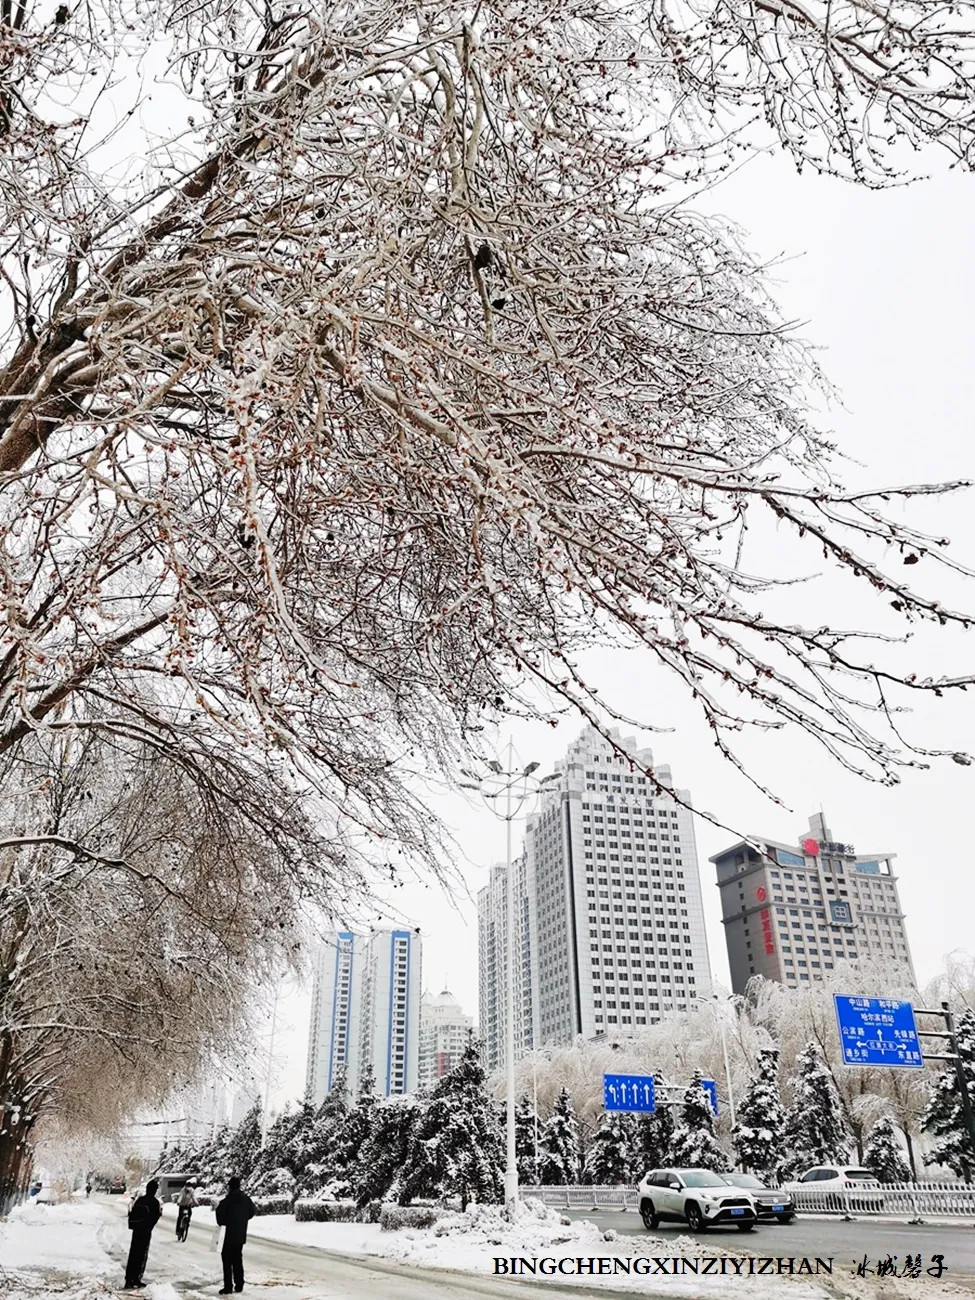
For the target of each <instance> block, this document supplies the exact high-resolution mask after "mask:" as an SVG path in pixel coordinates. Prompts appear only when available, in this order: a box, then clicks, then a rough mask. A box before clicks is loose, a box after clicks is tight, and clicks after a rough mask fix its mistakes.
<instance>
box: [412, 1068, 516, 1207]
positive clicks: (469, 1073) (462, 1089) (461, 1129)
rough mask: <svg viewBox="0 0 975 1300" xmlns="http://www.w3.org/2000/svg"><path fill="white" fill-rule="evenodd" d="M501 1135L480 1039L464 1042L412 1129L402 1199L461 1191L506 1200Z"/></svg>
mask: <svg viewBox="0 0 975 1300" xmlns="http://www.w3.org/2000/svg"><path fill="white" fill-rule="evenodd" d="M503 1169H504V1139H503V1136H502V1133H501V1131H500V1130H499V1128H498V1125H497V1123H496V1122H495V1118H494V1108H493V1106H492V1103H491V1098H490V1097H489V1096H488V1092H487V1087H486V1080H485V1076H484V1068H483V1066H482V1065H481V1053H480V1044H478V1043H474V1042H471V1043H468V1045H467V1047H466V1048H465V1049H464V1053H463V1055H462V1056H461V1058H460V1060H459V1061H458V1062H457V1064H456V1065H455V1066H454V1068H453V1069H452V1070H450V1071H449V1072H448V1073H447V1074H445V1075H444V1076H443V1078H441V1079H440V1080H439V1081H438V1083H437V1086H436V1087H435V1088H434V1090H433V1096H432V1097H431V1099H430V1102H429V1104H428V1105H427V1106H426V1108H425V1112H424V1114H423V1115H422V1117H421V1118H420V1120H419V1123H418V1124H417V1125H416V1127H415V1128H414V1130H413V1135H412V1140H411V1142H410V1147H409V1152H408V1154H407V1158H406V1167H405V1170H404V1174H403V1186H402V1191H401V1193H400V1202H401V1204H404V1205H407V1204H409V1202H410V1201H411V1200H414V1199H416V1198H417V1197H430V1198H436V1199H440V1198H442V1197H447V1196H459V1197H460V1202H461V1208H462V1209H466V1208H467V1204H468V1202H469V1201H471V1200H476V1201H478V1202H482V1203H501V1202H502V1201H503V1200H504V1178H503Z"/></svg>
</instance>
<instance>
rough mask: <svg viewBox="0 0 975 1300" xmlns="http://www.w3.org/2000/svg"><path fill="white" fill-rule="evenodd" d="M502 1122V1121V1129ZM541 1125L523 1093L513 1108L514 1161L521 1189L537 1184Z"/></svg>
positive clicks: (528, 1098) (526, 1095)
mask: <svg viewBox="0 0 975 1300" xmlns="http://www.w3.org/2000/svg"><path fill="white" fill-rule="evenodd" d="M503 1126H504V1121H503V1119H502V1129H503ZM536 1135H537V1138H538V1148H539V1149H538V1151H537V1155H538V1159H537V1160H536V1158H535V1157H536V1149H535V1139H536ZM541 1140H542V1125H541V1123H540V1121H539V1119H538V1114H537V1112H536V1110H535V1103H534V1102H533V1101H532V1099H531V1097H529V1096H528V1094H527V1093H525V1095H524V1096H522V1097H519V1099H518V1102H517V1105H516V1106H515V1159H516V1160H517V1162H518V1182H519V1183H520V1184H521V1185H522V1186H523V1187H534V1186H535V1184H536V1183H537V1182H538V1172H539V1170H538V1167H539V1163H540V1161H541Z"/></svg>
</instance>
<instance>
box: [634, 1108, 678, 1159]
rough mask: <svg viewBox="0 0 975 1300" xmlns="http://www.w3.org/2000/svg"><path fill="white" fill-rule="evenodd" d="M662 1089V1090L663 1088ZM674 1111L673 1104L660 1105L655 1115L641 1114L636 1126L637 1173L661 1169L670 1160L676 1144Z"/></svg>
mask: <svg viewBox="0 0 975 1300" xmlns="http://www.w3.org/2000/svg"><path fill="white" fill-rule="evenodd" d="M661 1091H662V1090H661ZM674 1128H675V1124H674V1113H673V1107H671V1106H658V1108H657V1110H656V1111H655V1113H654V1114H653V1115H640V1116H639V1118H638V1120H637V1127H636V1145H637V1154H636V1161H635V1163H636V1174H637V1176H638V1177H640V1178H642V1177H643V1175H644V1174H645V1173H646V1172H647V1170H648V1169H659V1168H661V1166H663V1165H665V1164H667V1163H668V1161H669V1160H670V1152H671V1150H672V1148H673V1145H674Z"/></svg>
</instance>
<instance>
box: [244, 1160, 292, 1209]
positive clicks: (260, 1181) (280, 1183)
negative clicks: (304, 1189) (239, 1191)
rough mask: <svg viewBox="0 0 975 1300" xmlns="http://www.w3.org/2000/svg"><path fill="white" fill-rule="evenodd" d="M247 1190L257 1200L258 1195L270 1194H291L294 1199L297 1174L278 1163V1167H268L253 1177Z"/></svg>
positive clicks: (266, 1195)
mask: <svg viewBox="0 0 975 1300" xmlns="http://www.w3.org/2000/svg"><path fill="white" fill-rule="evenodd" d="M247 1192H248V1195H249V1196H250V1197H251V1198H252V1200H255V1201H256V1200H257V1198H258V1197H268V1196H290V1197H291V1199H292V1200H294V1198H295V1176H294V1174H293V1173H292V1172H291V1170H290V1169H287V1168H285V1167H284V1166H283V1165H278V1166H277V1168H275V1169H268V1170H267V1171H266V1172H265V1173H263V1174H258V1175H257V1177H256V1178H253V1179H252V1180H251V1181H250V1183H249V1185H248V1187H247Z"/></svg>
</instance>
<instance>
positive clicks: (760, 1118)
mask: <svg viewBox="0 0 975 1300" xmlns="http://www.w3.org/2000/svg"><path fill="white" fill-rule="evenodd" d="M778 1060H779V1054H778V1052H777V1051H776V1050H775V1049H773V1048H768V1049H767V1050H765V1051H763V1052H760V1053H759V1054H758V1059H757V1060H756V1062H755V1073H754V1075H753V1076H752V1080H751V1082H750V1084H749V1085H748V1091H747V1092H746V1093H745V1095H744V1097H742V1098H741V1100H740V1101H739V1102H738V1106H737V1114H736V1116H735V1119H736V1122H735V1126H734V1129H733V1130H732V1140H733V1142H734V1147H735V1156H736V1159H737V1163H738V1164H739V1165H741V1167H742V1168H743V1169H745V1170H747V1171H749V1172H752V1173H756V1174H759V1175H761V1176H763V1177H766V1178H772V1177H775V1176H776V1175H777V1173H778V1168H779V1163H780V1161H781V1158H782V1136H783V1130H784V1126H785V1112H784V1111H783V1108H782V1102H781V1100H780V1093H779V1077H778Z"/></svg>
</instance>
